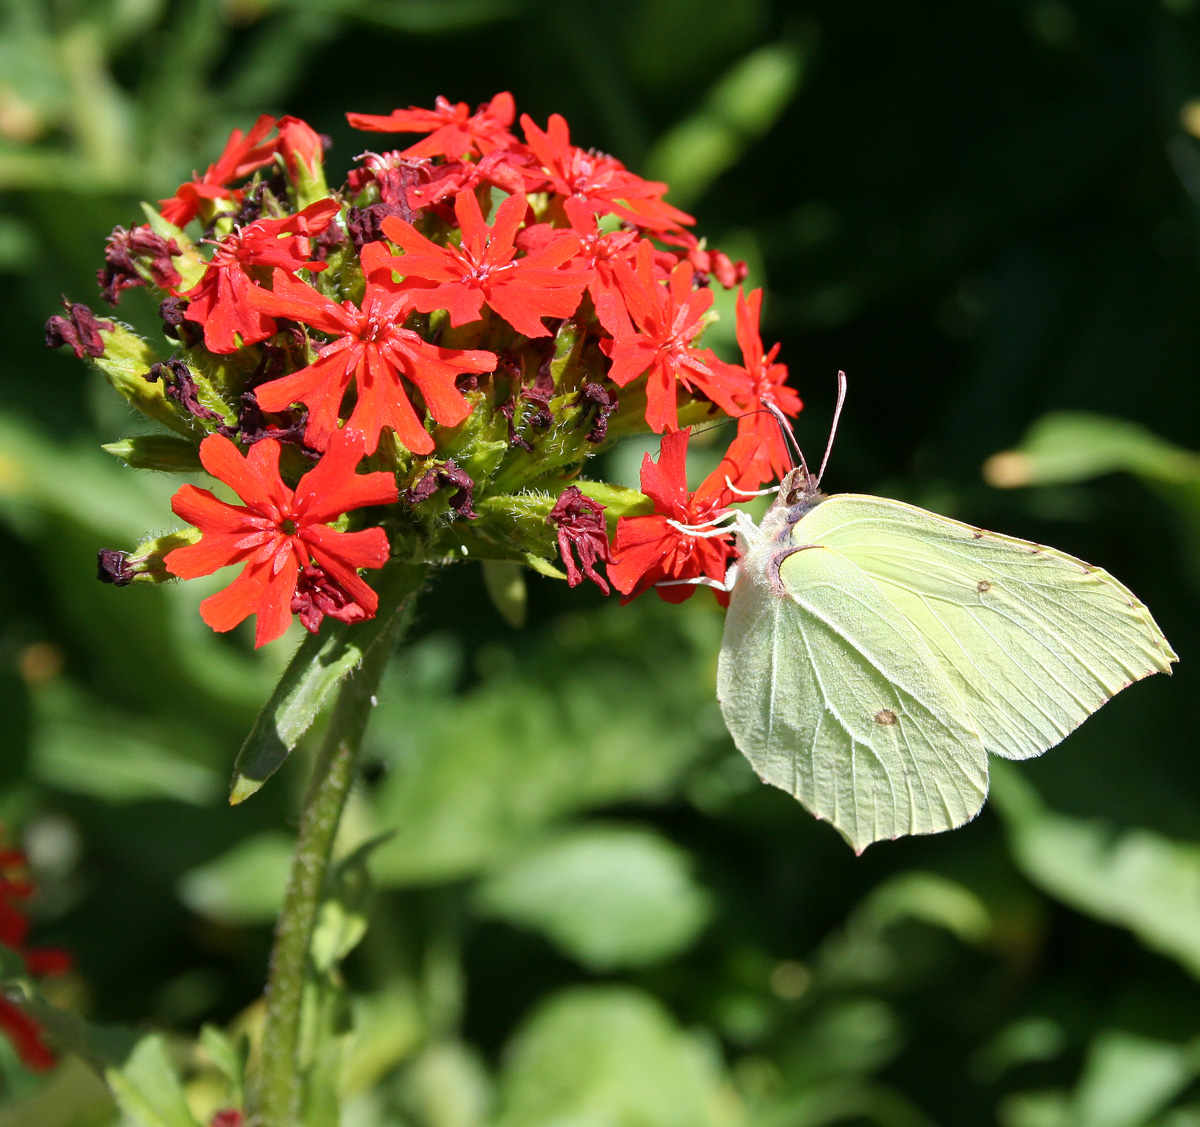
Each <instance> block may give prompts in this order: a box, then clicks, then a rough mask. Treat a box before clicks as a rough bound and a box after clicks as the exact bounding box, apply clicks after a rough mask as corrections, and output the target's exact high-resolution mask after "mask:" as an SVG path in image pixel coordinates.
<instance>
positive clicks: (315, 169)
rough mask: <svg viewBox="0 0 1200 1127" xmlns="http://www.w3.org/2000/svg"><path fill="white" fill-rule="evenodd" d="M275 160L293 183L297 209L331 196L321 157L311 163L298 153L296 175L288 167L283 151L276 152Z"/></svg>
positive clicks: (300, 209)
mask: <svg viewBox="0 0 1200 1127" xmlns="http://www.w3.org/2000/svg"><path fill="white" fill-rule="evenodd" d="M275 160H276V163H277V164H278V165H279V167H280V169H281V171H282V172H283V174H284V176H286V177H287V178H288V180H289V182H290V183H291V185H292V193H293V195H294V196H295V201H296V210H297V211H303V210H304V209H305V208H306V207H308V206H309V205H310V204H314V203H316V202H317V201H318V200H324V199H328V198H329V186H328V185H327V184H326V183H325V162H324V161H322V160H321V159H320V158H318V159H317V160H315V161H313V163H312V164H311V165H310V164H309V163H308V161H306V160H304V159H303V158H302V157H301V156H300V155H299V154H298V153H297V154H296V175H295V176H294V177H293V176H292V174H291V171H290V170H289V169H288V167H287V162H286V161H285V160H284V159H283V155H282V154H281V153H280V154H276V157H275Z"/></svg>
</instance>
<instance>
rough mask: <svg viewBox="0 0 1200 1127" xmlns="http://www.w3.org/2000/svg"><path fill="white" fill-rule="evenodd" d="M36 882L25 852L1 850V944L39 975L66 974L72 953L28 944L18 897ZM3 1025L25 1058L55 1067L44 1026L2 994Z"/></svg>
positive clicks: (33, 1064)
mask: <svg viewBox="0 0 1200 1127" xmlns="http://www.w3.org/2000/svg"><path fill="white" fill-rule="evenodd" d="M32 895H33V885H31V884H30V883H29V878H28V875H27V873H26V861H25V854H24V853H22V852H21V851H20V850H17V849H4V850H0V944H3V946H5V947H7V948H9V950H11V951H16V952H17V954H19V955H20V956H21V957H22V959H24V961H25V969H26V971H28V973H29V974H31V975H34V976H36V977H39V978H40V977H41V976H43V975H54V974H63V973H64V972H66V971H68V970H70V969H71V956H70V955H68V954H67V953H66V952H65V951H60V950H57V949H55V948H45V947H42V948H27V947H26V946H25V940H26V938H27V936H28V934H29V920H28V919H27V918H26V917H25V914H24V913H23V912H22V911H21V910H20V909H19V908H18V907H17V906H16V904H15V903H14V901H18V900H28V899H29V897H30V896H32ZM0 1029H3V1030H4V1032H5V1033H6V1034H7V1035H8V1038H9V1040H10V1041H12V1043H13V1047H14V1048H15V1049H16V1050H17V1055H18V1056H20V1058H21V1060H22V1061H23V1062H24V1063H25V1064H26V1065H27V1066H28V1067H29V1068H31V1069H33V1070H34V1071H35V1072H44V1071H46V1069H48V1068H52V1067H53V1066H54V1062H55V1056H54V1052H53V1051H52V1050H51V1049H50V1047H49V1046H48V1045H47V1044H46V1042H45V1040H44V1039H43V1035H42V1030H41V1027H40V1026H39V1025H38V1024H37V1022H36V1021H34V1020H33V1018H31V1017H29V1015H28V1014H26V1013H25V1011H24V1010H22V1009H20V1008H19V1007H18V1006H16V1005H14V1004H13V1003H12V1002H10V1001H8V1000H7V999H6V998H0Z"/></svg>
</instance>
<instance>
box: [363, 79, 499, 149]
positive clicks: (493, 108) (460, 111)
mask: <svg viewBox="0 0 1200 1127" xmlns="http://www.w3.org/2000/svg"><path fill="white" fill-rule="evenodd" d="M434 104H435V106H436V107H437V108H436V109H432V110H423V109H421V108H420V107H418V106H409V107H408V109H406V110H392V112H391V113H390V114H384V115H377V114H369V113H348V114H346V120H347V121H348V122H349V123H350V124H351V125H352V126H353V127H354V128H355V129H362V130H364V131H366V132H370V133H428V134H429V136H428V137H426V138H425V140H423V141H418V142H417V143H416V144H415V145H410V146H409V147H408V148H407V149H405V150H404V154H403V155H404V156H406V157H435V156H443V157H452V158H454V157H461V156H462V155H463V154H464V153H469V152H471V151H472V150H474V151H475V152H477V153H490V152H491V151H492V150H493V149H501V148H506V147H507V146H509V145H511V144H513V143H514V142H515V141H516V138H515V137H514V136H513V135H512V134H511V133H510V132H509V131H508V127H509V126H510V125H512V123H513V117H514V116H515V115H516V112H517V111H516V104H515V103H514V102H513V96H512V95H511V94H510V93H508V92H507V91H505V92H504V93H502V94H497V95H496V96H495V97H494V98H493V99H492V100H491V101H490V102H485V103H484V104H483V105H482V106H480V107H479V109H478V110H476V112H475V113H471V111H470V109H469V107H468V106H467V103H466V102H459V103H458V104H457V105H451V104H450V103H449V102H448V101H446V99H445V98H443V97H441V96H440V95H439V96H438V98H437V101H436V102H435V103H434Z"/></svg>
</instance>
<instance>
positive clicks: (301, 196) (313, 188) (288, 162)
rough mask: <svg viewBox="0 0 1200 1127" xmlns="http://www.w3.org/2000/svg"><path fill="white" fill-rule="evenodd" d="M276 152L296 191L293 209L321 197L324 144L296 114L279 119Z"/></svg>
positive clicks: (326, 192)
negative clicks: (279, 154) (280, 157)
mask: <svg viewBox="0 0 1200 1127" xmlns="http://www.w3.org/2000/svg"><path fill="white" fill-rule="evenodd" d="M277 144H278V146H279V152H280V153H281V154H282V156H283V163H284V165H285V166H286V167H287V174H288V179H289V180H290V181H291V182H292V187H293V188H294V189H295V192H296V209H297V210H298V211H299V210H302V209H303V208H306V207H308V205H309V204H313V203H316V202H317V201H318V200H323V199H325V197H326V196H328V195H329V189H328V188H327V187H326V186H325V145H324V141H323V139H322V137H321V135H320V134H319V133H318V132H317V131H316V130H315V129H313V127H312V126H311V125H309V124H308V122H306V121H301V120H300V119H299V118H298V117H292V116H290V115H289V116H287V117H281V118H280V119H279V140H278V142H277Z"/></svg>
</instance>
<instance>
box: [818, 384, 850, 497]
mask: <svg viewBox="0 0 1200 1127" xmlns="http://www.w3.org/2000/svg"><path fill="white" fill-rule="evenodd" d="M845 402H846V373H845V372H838V397H837V406H836V407H835V408H834V409H833V422H832V423H830V424H829V441H828V442H827V443H826V444H825V457H824V458H822V459H821V471H820V473H818V474H817V482H816V483H817V485H820V484H821V479H822V478H823V477H824V476H825V467H826V466H827V465H828V464H829V455H830V454H831V453H832V451H833V439H834V436H835V435H836V434H837V428H838V419H840V418H841V417H842V404H843V403H845Z"/></svg>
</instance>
